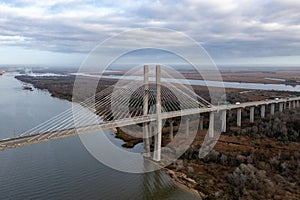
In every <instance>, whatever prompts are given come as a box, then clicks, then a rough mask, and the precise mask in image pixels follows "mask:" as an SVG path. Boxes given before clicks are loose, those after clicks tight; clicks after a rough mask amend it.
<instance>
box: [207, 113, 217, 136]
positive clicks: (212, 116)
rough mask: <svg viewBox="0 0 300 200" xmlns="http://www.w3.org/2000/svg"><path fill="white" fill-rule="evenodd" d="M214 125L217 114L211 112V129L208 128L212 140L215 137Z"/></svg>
mask: <svg viewBox="0 0 300 200" xmlns="http://www.w3.org/2000/svg"><path fill="white" fill-rule="evenodd" d="M214 123H215V113H214V112H210V113H209V127H208V135H209V137H210V138H213V137H214V130H215V128H214Z"/></svg>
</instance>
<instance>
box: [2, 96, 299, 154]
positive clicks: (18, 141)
mask: <svg viewBox="0 0 300 200" xmlns="http://www.w3.org/2000/svg"><path fill="white" fill-rule="evenodd" d="M295 100H297V101H298V100H300V97H295V98H290V99H279V100H265V101H255V102H246V103H241V104H238V105H237V104H231V105H220V106H211V107H206V108H193V109H186V110H179V111H172V112H165V113H162V114H161V118H162V119H167V118H173V117H179V116H186V115H193V114H199V113H207V112H218V111H221V110H230V109H238V108H246V107H253V106H260V105H268V104H278V103H284V102H289V101H295ZM155 120H156V115H155V114H150V115H145V116H139V117H133V118H125V119H119V120H116V121H105V122H102V123H100V124H91V125H86V126H78V127H74V128H65V129H60V130H55V131H49V132H44V133H38V134H32V135H25V136H19V137H15V138H10V139H3V140H0V150H1V151H3V150H6V149H10V148H16V147H20V146H25V145H30V144H35V143H40V142H46V141H50V140H56V139H60V138H65V137H70V136H75V135H80V134H85V133H91V132H94V131H97V130H105V129H111V128H115V127H122V126H128V125H133V124H140V123H144V122H151V121H155Z"/></svg>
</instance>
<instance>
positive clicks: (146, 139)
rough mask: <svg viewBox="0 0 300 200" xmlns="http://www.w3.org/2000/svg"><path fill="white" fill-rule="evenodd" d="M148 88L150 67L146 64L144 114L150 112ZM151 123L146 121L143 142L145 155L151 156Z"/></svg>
mask: <svg viewBox="0 0 300 200" xmlns="http://www.w3.org/2000/svg"><path fill="white" fill-rule="evenodd" d="M148 90H149V67H148V65H145V66H144V91H145V95H144V104H143V114H144V115H147V114H148V102H149V96H148ZM148 126H149V124H148V123H147V122H145V123H144V126H143V142H144V151H145V154H144V156H146V157H150V141H149V127H148Z"/></svg>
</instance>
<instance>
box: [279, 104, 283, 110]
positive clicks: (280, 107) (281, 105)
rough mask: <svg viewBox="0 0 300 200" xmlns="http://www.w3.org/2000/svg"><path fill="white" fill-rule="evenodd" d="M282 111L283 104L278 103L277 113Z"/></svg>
mask: <svg viewBox="0 0 300 200" xmlns="http://www.w3.org/2000/svg"><path fill="white" fill-rule="evenodd" d="M282 111H283V103H279V112H282Z"/></svg>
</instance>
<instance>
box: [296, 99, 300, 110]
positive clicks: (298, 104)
mask: <svg viewBox="0 0 300 200" xmlns="http://www.w3.org/2000/svg"><path fill="white" fill-rule="evenodd" d="M296 106H297V108H299V100H297V104H296Z"/></svg>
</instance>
